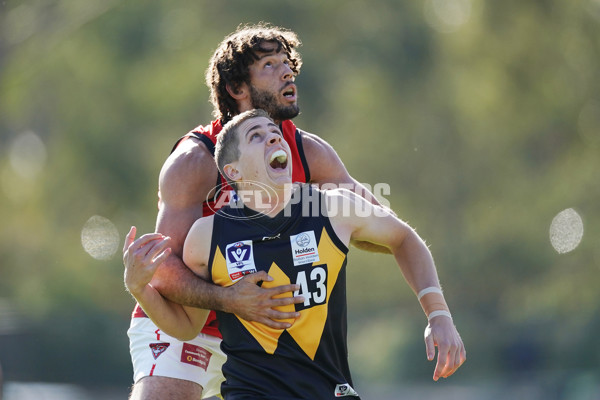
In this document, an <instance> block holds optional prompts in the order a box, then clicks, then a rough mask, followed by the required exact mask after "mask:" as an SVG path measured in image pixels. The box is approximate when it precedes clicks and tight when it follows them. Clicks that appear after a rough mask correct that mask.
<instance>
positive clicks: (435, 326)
mask: <svg viewBox="0 0 600 400" xmlns="http://www.w3.org/2000/svg"><path fill="white" fill-rule="evenodd" d="M436 346H437V352H438V358H437V363H436V366H435V371H434V372H433V380H434V381H437V380H438V379H439V378H440V377H441V378H447V377H449V376H450V375H452V374H453V373H454V372H455V371H456V370H457V369H458V368H459V367H460V366H461V365H462V364H463V363H464V362H465V361H466V359H467V352H466V350H465V345H464V344H463V341H462V339H461V337H460V335H459V334H458V331H457V330H456V327H455V326H454V323H453V322H452V319H451V318H448V317H446V316H437V317H435V318H432V319H431V321H429V324H428V325H427V328H425V350H426V351H427V359H428V360H429V361H432V360H433V359H434V358H435V347H436Z"/></svg>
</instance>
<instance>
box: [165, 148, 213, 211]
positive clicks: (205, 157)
mask: <svg viewBox="0 0 600 400" xmlns="http://www.w3.org/2000/svg"><path fill="white" fill-rule="evenodd" d="M217 176H218V175H217V167H216V165H215V161H214V158H213V156H212V154H211V152H210V151H209V150H208V149H207V147H206V145H205V144H204V143H202V142H201V141H200V140H198V139H196V138H193V137H190V138H188V139H185V140H183V141H182V142H181V143H180V144H179V145H178V146H177V148H176V149H175V150H174V151H173V153H171V155H170V156H169V157H168V158H167V160H166V161H165V163H164V164H163V166H162V169H161V171H160V176H159V195H160V198H161V201H165V202H169V203H171V204H177V203H179V202H183V203H184V204H187V203H188V202H189V201H190V200H193V201H195V202H200V203H201V202H202V201H204V200H205V199H206V197H207V195H208V194H209V192H210V190H211V189H213V188H214V186H215V183H216V179H217Z"/></svg>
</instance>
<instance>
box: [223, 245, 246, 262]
mask: <svg viewBox="0 0 600 400" xmlns="http://www.w3.org/2000/svg"><path fill="white" fill-rule="evenodd" d="M227 255H228V256H229V262H231V263H235V264H236V265H237V264H239V267H242V266H243V265H244V261H248V258H249V257H250V246H248V245H247V244H244V242H237V243H234V244H233V245H232V246H231V247H228V248H227Z"/></svg>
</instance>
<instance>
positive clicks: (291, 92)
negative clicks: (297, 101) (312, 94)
mask: <svg viewBox="0 0 600 400" xmlns="http://www.w3.org/2000/svg"><path fill="white" fill-rule="evenodd" d="M283 97H285V98H286V99H293V98H295V97H296V88H295V87H294V85H290V86H288V87H287V89H285V90H284V91H283Z"/></svg>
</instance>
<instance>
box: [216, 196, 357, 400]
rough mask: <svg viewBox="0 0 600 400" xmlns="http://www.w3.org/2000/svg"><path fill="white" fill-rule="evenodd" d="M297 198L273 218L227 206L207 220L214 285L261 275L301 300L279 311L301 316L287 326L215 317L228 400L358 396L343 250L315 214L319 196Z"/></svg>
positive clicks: (326, 221)
mask: <svg viewBox="0 0 600 400" xmlns="http://www.w3.org/2000/svg"><path fill="white" fill-rule="evenodd" d="M299 195H300V196H301V199H300V197H293V198H292V199H296V200H293V201H290V203H289V204H288V207H287V208H286V209H285V210H283V211H281V212H280V213H279V214H278V215H277V216H275V217H273V218H270V217H268V216H266V215H264V214H257V213H255V212H254V213H253V212H252V211H251V210H249V209H248V208H239V207H235V206H232V205H228V206H226V207H224V208H222V209H221V210H219V211H218V212H217V213H216V214H215V215H214V225H213V232H212V243H211V250H210V256H209V262H208V265H209V271H210V275H211V279H212V280H213V282H215V283H216V284H218V285H221V286H230V285H232V284H234V283H235V282H236V281H237V280H238V279H240V278H241V277H242V276H244V275H246V274H248V273H253V272H256V271H266V272H267V273H268V274H269V275H270V276H272V277H273V278H274V280H273V281H272V282H263V284H262V286H263V287H274V286H279V285H284V284H290V283H296V284H298V285H300V290H299V291H298V293H296V294H297V295H301V296H304V298H305V302H304V303H300V304H296V305H290V306H286V307H281V310H282V311H294V308H295V310H296V311H298V312H300V314H301V317H300V318H299V319H297V320H296V321H295V323H294V324H293V325H292V327H291V328H289V329H272V328H269V327H267V326H265V325H263V324H260V323H257V322H248V321H245V320H242V319H240V318H238V317H237V316H236V315H234V314H229V313H224V312H217V317H218V320H219V328H220V330H221V333H222V335H223V342H222V343H221V349H222V350H223V351H224V352H225V354H226V355H227V361H226V363H225V364H224V366H223V374H224V375H225V378H226V381H225V382H224V383H223V385H222V386H221V393H222V394H223V395H224V396H225V398H226V399H227V400H230V399H231V400H237V399H240V400H241V399H282V400H283V399H285V400H292V399H311V400H318V399H335V398H338V397H344V396H350V398H354V399H356V398H358V395H357V394H356V392H354V390H353V389H352V386H351V385H352V379H351V376H350V370H349V366H348V355H347V354H348V350H347V340H346V333H347V317H346V254H347V252H348V248H347V247H346V245H345V244H344V243H342V242H341V240H340V239H339V238H338V236H337V235H336V233H335V232H334V230H333V227H332V226H331V223H330V221H329V218H328V217H326V216H325V215H323V214H322V213H321V210H320V205H321V202H322V201H323V199H322V192H321V191H319V190H317V189H314V188H312V187H311V186H310V185H302V186H299V187H298V188H297V189H296V192H295V194H294V196H299ZM298 199H300V200H301V201H298ZM286 295H288V296H291V294H289V293H288V294H286ZM290 322H291V321H290Z"/></svg>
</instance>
